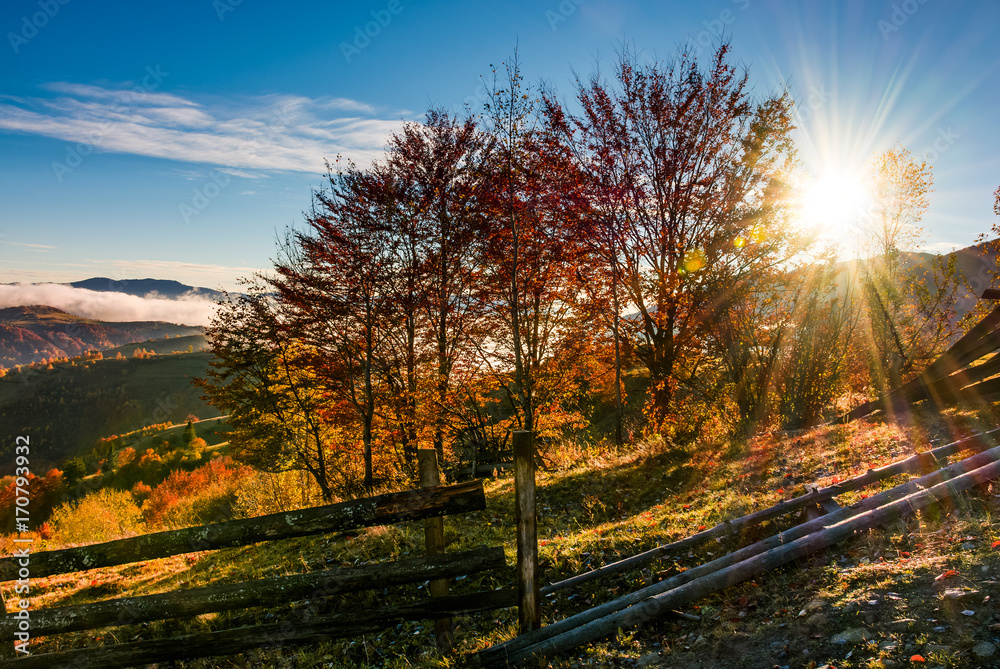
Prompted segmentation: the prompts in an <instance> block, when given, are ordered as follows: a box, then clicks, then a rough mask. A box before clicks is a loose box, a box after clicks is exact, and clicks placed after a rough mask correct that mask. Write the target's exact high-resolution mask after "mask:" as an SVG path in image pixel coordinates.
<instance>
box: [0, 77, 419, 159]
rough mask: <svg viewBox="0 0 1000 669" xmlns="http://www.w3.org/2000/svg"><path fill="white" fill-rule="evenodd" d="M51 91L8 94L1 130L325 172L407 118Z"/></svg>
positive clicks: (273, 100) (341, 109) (318, 103)
mask: <svg viewBox="0 0 1000 669" xmlns="http://www.w3.org/2000/svg"><path fill="white" fill-rule="evenodd" d="M44 89H45V90H46V91H48V92H50V93H52V94H54V95H51V96H47V97H42V96H39V97H32V98H23V97H12V96H4V97H0V130H6V131H11V132H19V133H26V134H34V135H42V136H45V137H52V138H56V139H61V140H65V141H67V142H73V143H78V142H79V143H83V144H89V145H92V146H94V147H96V148H97V149H99V150H101V151H108V152H115V153H131V154H136V155H142V156H153V157H158V158H168V159H171V160H177V161H183V162H190V163H202V164H209V165H213V166H223V167H227V168H229V169H232V170H241V171H242V172H241V173H240V174H239V175H238V176H249V175H250V174H251V172H248V171H247V170H261V171H272V170H287V171H302V172H317V171H319V172H322V171H324V170H325V163H324V160H331V161H332V160H333V159H334V158H335V157H336V155H337V154H343V155H344V156H346V157H349V158H351V159H353V160H354V161H355V162H358V163H360V164H367V163H368V162H370V161H371V160H372V159H374V158H375V157H377V156H378V155H379V154H380V153H381V151H382V149H383V147H384V145H385V142H386V140H387V139H388V137H389V135H390V133H392V132H393V131H394V130H397V129H398V128H399V126H400V123H401V121H400V120H399V119H398V118H397V119H393V118H385V117H384V115H383V117H382V118H379V117H377V116H376V115H377V113H378V110H377V109H375V108H374V107H372V106H371V105H368V104H366V103H363V102H359V101H356V100H349V99H346V98H336V97H328V98H307V97H303V96H295V95H265V96H257V97H250V98H247V97H244V98H239V99H226V100H219V99H206V100H195V99H189V98H185V97H182V96H180V95H175V94H172V93H163V92H156V91H141V90H140V91H138V92H137V91H136V90H132V89H126V88H107V87H102V86H94V85H89V84H76V83H67V82H57V83H51V84H47V85H46V86H44Z"/></svg>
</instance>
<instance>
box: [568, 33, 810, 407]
mask: <svg viewBox="0 0 1000 669" xmlns="http://www.w3.org/2000/svg"><path fill="white" fill-rule="evenodd" d="M728 49H729V47H728V45H722V46H721V47H720V48H719V49H718V51H717V52H716V53H715V55H714V57H713V59H712V61H711V63H710V64H709V66H708V68H707V69H706V70H705V71H703V70H702V69H700V67H699V65H698V63H697V61H696V59H695V58H694V57H693V56H691V55H689V54H682V55H681V56H679V57H678V58H677V59H676V60H674V61H672V62H670V63H666V64H662V63H653V64H642V63H640V62H639V59H638V57H637V56H636V55H635V54H633V53H629V52H625V53H623V55H622V56H621V58H620V59H619V62H618V65H617V68H616V71H615V79H616V81H615V84H614V85H611V84H607V83H605V82H604V81H603V80H602V79H601V78H599V77H598V76H596V75H595V76H594V77H593V78H592V79H591V80H590V81H589V82H588V83H587V84H585V85H584V84H579V85H578V90H577V100H578V102H579V104H580V107H581V109H582V112H581V113H580V115H578V116H572V117H569V118H568V121H567V125H572V126H574V127H575V129H576V130H577V131H578V132H579V133H580V134H581V135H582V142H583V143H584V145H585V146H586V147H587V149H588V152H589V153H590V155H591V157H590V160H589V161H588V169H589V170H590V171H591V173H592V174H594V175H607V176H598V177H596V178H597V180H598V183H601V184H602V185H603V186H604V189H603V193H604V194H603V197H604V198H605V199H606V201H605V204H603V205H602V208H603V209H605V210H606V211H612V212H614V214H615V217H614V222H613V223H609V224H607V228H608V229H610V230H613V232H611V233H610V234H608V235H607V239H608V246H609V248H608V249H607V251H606V252H605V254H604V255H605V257H606V258H607V259H608V261H609V262H611V263H613V264H614V268H613V271H612V272H611V273H610V274H611V276H612V277H619V278H620V284H621V285H620V287H621V290H622V292H623V298H624V300H623V301H624V302H626V303H627V304H628V305H629V308H630V309H634V310H635V311H636V312H637V314H636V317H635V318H631V319H623V320H622V321H620V325H621V326H622V329H623V330H625V332H626V335H627V336H628V337H629V338H631V339H632V341H633V342H634V345H635V351H636V355H637V356H638V358H639V359H640V360H641V361H642V362H643V363H644V365H645V366H646V367H647V369H648V370H649V372H650V377H651V381H652V385H653V390H652V396H651V404H652V408H653V417H654V419H655V420H659V419H661V418H663V417H664V416H665V415H666V414H667V413H668V412H669V411H670V407H671V403H672V400H673V398H674V395H675V392H676V390H677V388H678V385H679V384H687V385H689V386H692V385H696V384H697V377H698V370H699V364H700V362H701V361H702V358H703V356H704V354H705V352H706V351H707V347H706V343H707V341H708V335H709V333H710V331H711V328H712V323H713V322H714V319H715V318H716V316H717V315H718V314H720V313H722V312H724V311H725V310H726V309H727V308H728V306H729V305H730V304H731V303H732V301H733V300H734V299H736V298H737V296H738V295H739V294H740V293H739V291H737V290H734V288H735V287H736V286H737V285H739V284H741V283H743V282H746V281H753V280H754V278H755V277H757V276H760V274H761V273H763V272H766V271H767V270H768V269H769V268H772V267H775V266H776V265H777V264H778V263H780V262H781V261H782V260H783V259H785V258H787V257H788V256H789V255H790V254H791V253H792V251H791V250H790V248H789V234H788V232H787V230H786V229H785V228H784V227H783V223H784V221H783V218H782V217H781V216H775V215H773V214H774V212H776V211H778V210H780V209H781V207H782V206H783V204H784V202H785V201H786V200H787V196H788V189H787V187H786V186H785V185H784V182H783V178H784V176H785V173H786V172H787V171H788V170H789V168H790V166H791V163H792V146H791V141H790V139H789V132H790V131H791V128H792V126H791V116H790V109H791V102H790V100H789V98H788V97H787V96H786V95H779V96H771V97H768V98H765V99H763V100H760V101H755V100H754V99H753V98H752V96H751V93H750V91H749V90H748V86H747V75H746V74H745V73H743V74H741V75H740V74H737V72H736V69H735V68H734V67H733V66H731V65H729V64H728V63H727V62H726V55H727V53H728ZM612 244H614V248H613V249H612V248H611V245H612ZM616 289H617V287H616Z"/></svg>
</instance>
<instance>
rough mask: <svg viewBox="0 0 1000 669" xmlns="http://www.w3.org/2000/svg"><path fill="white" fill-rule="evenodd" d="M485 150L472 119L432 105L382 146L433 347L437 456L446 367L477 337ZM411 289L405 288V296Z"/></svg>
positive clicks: (447, 385)
mask: <svg viewBox="0 0 1000 669" xmlns="http://www.w3.org/2000/svg"><path fill="white" fill-rule="evenodd" d="M489 150H490V143H489V138H488V137H486V136H484V135H483V134H482V133H481V132H480V131H479V128H478V127H477V125H476V122H475V120H474V119H472V118H467V119H465V120H463V121H459V120H458V119H456V118H452V117H450V116H449V115H448V114H447V113H446V112H444V111H442V110H439V109H431V110H430V111H428V113H427V117H426V120H425V121H424V123H407V124H405V125H404V126H403V129H402V131H401V132H400V133H398V134H396V135H394V136H393V137H392V139H391V140H390V143H389V155H388V159H387V162H388V168H389V170H390V171H391V174H392V175H393V177H394V178H395V179H396V180H397V181H398V182H399V183H400V184H402V186H401V187H400V188H399V192H400V194H401V196H402V202H401V206H402V207H403V209H404V210H405V213H404V214H403V216H404V219H405V221H404V227H405V237H406V239H407V243H406V244H404V245H402V247H401V248H402V249H403V250H404V252H405V254H406V257H405V258H404V259H403V264H404V265H406V266H407V267H411V266H412V270H413V271H411V272H408V273H407V276H408V277H412V278H413V279H415V285H413V286H412V290H415V291H416V292H418V293H419V297H418V299H417V300H416V304H417V305H418V310H419V312H420V313H421V315H422V321H423V322H424V323H426V328H425V331H424V334H425V336H426V338H427V339H428V340H429V341H430V342H431V344H432V348H433V355H434V369H433V377H434V378H433V382H432V386H433V397H434V399H433V400H432V402H431V403H430V404H432V405H433V406H432V407H431V408H430V411H429V412H426V413H430V415H431V416H432V418H431V420H432V422H433V441H434V446H435V449H436V450H437V451H438V456H439V458H441V459H442V461H443V458H444V442H445V438H446V432H447V423H448V414H449V411H448V405H449V403H450V402H451V398H450V393H451V378H452V371H453V369H454V367H455V365H456V364H457V363H458V361H459V359H460V358H461V357H462V356H465V355H469V349H470V341H469V338H470V336H473V335H476V336H478V335H479V334H480V333H479V332H478V331H477V328H478V327H479V326H480V320H481V309H480V308H479V307H480V305H479V304H478V302H477V301H476V300H475V299H474V294H475V289H476V284H477V281H478V278H479V272H478V260H479V258H480V257H481V255H482V253H481V242H482V235H481V234H480V233H481V231H482V227H483V224H482V221H483V217H484V215H485V206H486V205H485V203H484V197H483V184H482V180H481V178H480V172H481V168H482V164H483V162H484V160H485V156H486V155H488V153H489ZM410 240H412V243H411V242H410ZM410 291H411V286H410V285H408V286H407V296H408V297H409V295H410Z"/></svg>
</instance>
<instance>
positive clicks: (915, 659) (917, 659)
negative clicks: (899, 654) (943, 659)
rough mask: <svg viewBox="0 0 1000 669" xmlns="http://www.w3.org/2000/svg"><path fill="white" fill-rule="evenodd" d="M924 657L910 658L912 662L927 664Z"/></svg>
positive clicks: (915, 656)
mask: <svg viewBox="0 0 1000 669" xmlns="http://www.w3.org/2000/svg"><path fill="white" fill-rule="evenodd" d="M926 661H927V660H925V659H924V658H923V656H922V655H914V656H912V657H911V658H910V662H926Z"/></svg>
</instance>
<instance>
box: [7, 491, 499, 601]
mask: <svg viewBox="0 0 1000 669" xmlns="http://www.w3.org/2000/svg"><path fill="white" fill-rule="evenodd" d="M485 508H486V495H485V493H484V492H483V485H482V482H481V481H469V482H467V483H459V484H456V485H452V486H440V487H437V488H426V489H423V490H408V491H405V492H398V493H389V494H386V495H379V496H377V497H368V498H365V499H359V500H352V501H349V502H341V503H340V504H329V505H326V506H319V507H313V508H309V509H300V510H298V511H289V512H287V513H275V514H271V515H268V516H261V517H259V518H247V519H245V520H233V521H229V522H226V523H217V524H214V525H202V526H199V527H188V528H185V529H182V530H170V531H166V532H155V533H153V534H144V535H141V536H138V537H132V538H129V539H119V540H117V541H109V542H107V543H103V544H95V545H92V546H81V547H78V548H66V549H62V550H57V551H44V552H41V553H35V554H33V555H32V556H31V576H32V578H42V577H45V576H51V575H53V574H65V573H68V572H74V571H83V570H86V569H96V568H98V567H111V566H115V565H122V564H128V563H131V562H142V561H144V560H151V559H154V558H161V557H169V556H171V555H180V554H182V553H193V552H196V551H204V550H213V549H217V548H230V547H233V546H246V545H248V544H253V543H257V542H259V541H269V540H273V539H287V538H290V537H302V536H308V535H312V534H329V533H333V532H342V531H345V530H351V529H358V528H362V527H370V526H373V525H387V524H390V523H398V522H401V521H405V520H415V519H420V518H427V517H430V516H442V515H448V514H452V513H468V512H470V511H481V510H483V509H485ZM17 568H18V565H17V560H16V558H14V557H4V558H0V582H3V581H10V580H14V579H16V578H17Z"/></svg>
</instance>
